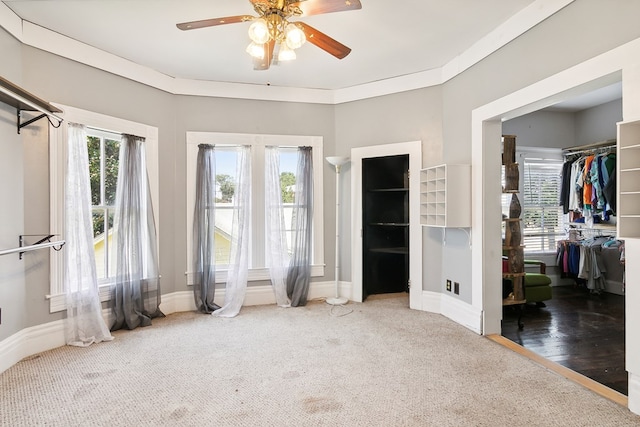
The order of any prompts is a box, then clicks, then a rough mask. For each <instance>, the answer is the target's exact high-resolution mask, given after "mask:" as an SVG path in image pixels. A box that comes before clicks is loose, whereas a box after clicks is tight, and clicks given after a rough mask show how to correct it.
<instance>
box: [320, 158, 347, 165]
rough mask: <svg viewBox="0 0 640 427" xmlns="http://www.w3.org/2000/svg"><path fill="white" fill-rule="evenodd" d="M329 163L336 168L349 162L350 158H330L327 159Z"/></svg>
mask: <svg viewBox="0 0 640 427" xmlns="http://www.w3.org/2000/svg"><path fill="white" fill-rule="evenodd" d="M325 159H326V160H327V162H329V163H331V164H332V165H334V166H342V165H344V164H345V163H347V162H348V161H349V158H348V157H342V156H329V157H326V158H325Z"/></svg>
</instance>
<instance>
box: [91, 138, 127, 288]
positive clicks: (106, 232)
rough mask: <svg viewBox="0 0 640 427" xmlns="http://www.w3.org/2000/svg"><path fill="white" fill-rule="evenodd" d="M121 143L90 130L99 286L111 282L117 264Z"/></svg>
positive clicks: (92, 195) (95, 244)
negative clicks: (113, 247)
mask: <svg viewBox="0 0 640 427" xmlns="http://www.w3.org/2000/svg"><path fill="white" fill-rule="evenodd" d="M120 142H121V136H120V134H116V133H112V132H104V131H100V130H98V129H94V128H87V148H88V152H89V180H90V184H91V210H92V214H93V239H94V241H93V248H94V251H95V258H96V273H97V275H98V282H99V283H104V282H108V280H109V278H110V277H112V276H113V274H114V265H113V264H114V263H112V262H111V256H112V253H111V243H112V239H111V238H112V235H113V219H114V214H115V201H116V185H117V183H118V161H119V154H120Z"/></svg>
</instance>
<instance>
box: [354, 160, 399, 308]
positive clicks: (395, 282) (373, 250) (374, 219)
mask: <svg viewBox="0 0 640 427" xmlns="http://www.w3.org/2000/svg"><path fill="white" fill-rule="evenodd" d="M362 197H363V200H362V214H363V220H362V223H363V236H362V245H363V298H366V297H367V296H368V295H373V294H383V293H393V292H407V291H408V290H409V288H408V286H409V155H408V154H404V155H396V156H385V157H372V158H368V159H363V160H362Z"/></svg>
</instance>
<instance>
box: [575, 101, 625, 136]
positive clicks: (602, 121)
mask: <svg viewBox="0 0 640 427" xmlns="http://www.w3.org/2000/svg"><path fill="white" fill-rule="evenodd" d="M575 119H576V144H575V145H584V144H592V143H594V142H601V141H606V140H609V139H616V138H617V135H616V132H617V127H616V123H618V122H619V121H622V100H621V99H620V100H617V101H612V102H609V103H606V104H602V105H600V106H598V107H595V108H590V109H588V110H584V111H581V112H579V113H576V117H575Z"/></svg>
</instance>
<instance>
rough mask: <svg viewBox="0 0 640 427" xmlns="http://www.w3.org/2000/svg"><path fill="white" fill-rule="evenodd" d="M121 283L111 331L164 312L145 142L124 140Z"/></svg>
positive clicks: (118, 224)
mask: <svg viewBox="0 0 640 427" xmlns="http://www.w3.org/2000/svg"><path fill="white" fill-rule="evenodd" d="M114 241H115V245H114V247H115V250H116V254H115V259H116V283H115V285H114V286H113V288H112V296H111V303H112V307H113V317H114V319H113V323H112V325H111V330H112V331H113V330H117V329H124V328H126V329H135V328H137V327H138V326H148V325H150V324H151V319H152V318H154V317H159V316H164V315H163V314H162V312H161V311H160V277H159V272H158V251H157V237H156V225H155V220H154V217H153V206H152V204H151V193H150V191H149V180H148V177H147V170H146V159H145V149H144V138H141V137H138V136H133V135H123V141H122V144H121V146H120V169H119V171H118V187H117V190H116V213H115V225H114Z"/></svg>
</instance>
